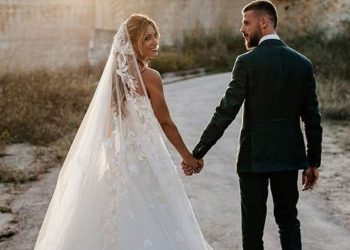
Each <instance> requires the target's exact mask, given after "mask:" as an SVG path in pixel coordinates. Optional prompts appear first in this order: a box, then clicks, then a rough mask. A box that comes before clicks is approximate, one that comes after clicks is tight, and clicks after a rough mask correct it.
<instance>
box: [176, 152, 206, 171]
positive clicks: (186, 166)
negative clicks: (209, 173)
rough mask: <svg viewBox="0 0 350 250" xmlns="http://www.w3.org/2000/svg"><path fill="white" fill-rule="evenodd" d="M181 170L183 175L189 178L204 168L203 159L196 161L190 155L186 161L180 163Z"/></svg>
mask: <svg viewBox="0 0 350 250" xmlns="http://www.w3.org/2000/svg"><path fill="white" fill-rule="evenodd" d="M181 166H182V170H183V171H184V174H185V175H187V176H191V175H192V174H198V173H199V172H200V171H201V170H202V169H203V166H204V161H203V159H201V160H198V159H196V158H194V157H193V155H190V156H189V157H187V158H186V159H183V160H182V162H181Z"/></svg>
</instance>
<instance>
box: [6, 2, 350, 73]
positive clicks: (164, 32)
mask: <svg viewBox="0 0 350 250" xmlns="http://www.w3.org/2000/svg"><path fill="white" fill-rule="evenodd" d="M248 2H250V0H235V1H233V0H31V1H28V0H0V75H1V74H4V73H11V72H25V71H31V70H36V69H41V68H43V67H48V68H62V67H77V66H82V65H86V64H90V65H93V64H96V63H99V62H103V61H104V60H105V59H106V57H107V55H108V51H109V48H110V45H111V42H112V38H113V35H114V33H115V31H116V29H117V28H118V26H119V25H120V23H121V22H122V21H123V20H125V19H126V18H127V17H128V16H129V15H130V14H132V13H144V14H147V15H149V16H150V17H152V18H153V19H154V20H155V21H156V22H157V23H158V25H159V28H160V32H161V44H162V45H171V44H176V43H179V42H181V41H182V38H183V33H184V31H186V30H191V29H196V28H201V29H204V30H206V31H207V32H210V31H211V30H213V29H215V28H217V27H220V26H227V27H230V29H232V32H235V33H237V35H239V27H240V26H241V13H240V12H241V9H242V7H243V6H244V5H245V4H247V3H248ZM273 2H274V3H275V4H276V6H277V8H278V11H279V14H280V25H279V31H280V32H281V33H282V34H283V35H296V34H303V33H308V32H312V31H314V30H316V29H321V30H323V31H325V33H326V34H327V35H328V37H332V36H333V35H334V34H337V33H339V32H349V31H348V30H344V29H345V27H349V26H346V25H343V24H344V23H346V22H349V20H350V14H349V13H350V0H312V1H310V0H274V1H273Z"/></svg>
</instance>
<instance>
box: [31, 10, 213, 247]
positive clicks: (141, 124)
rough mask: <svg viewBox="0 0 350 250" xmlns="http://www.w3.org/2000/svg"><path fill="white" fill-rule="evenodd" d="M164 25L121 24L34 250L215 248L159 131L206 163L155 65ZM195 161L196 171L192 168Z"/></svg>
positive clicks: (143, 20) (138, 19)
mask: <svg viewBox="0 0 350 250" xmlns="http://www.w3.org/2000/svg"><path fill="white" fill-rule="evenodd" d="M158 42H159V31H158V28H157V26H156V24H155V22H154V21H153V20H151V19H149V18H148V17H147V16H144V15H139V14H134V15H131V16H130V17H129V18H128V19H127V20H126V21H124V23H122V25H121V26H120V28H119V30H118V32H117V34H116V35H115V37H114V41H113V45H112V49H111V52H110V55H109V58H108V61H107V63H106V66H105V69H104V71H103V74H102V77H101V79H100V82H99V84H98V87H97V89H96V92H95V94H94V97H93V99H92V101H91V103H90V106H89V109H88V111H87V113H86V114H85V117H84V119H83V121H82V123H81V125H80V128H79V130H78V132H77V134H76V136H75V138H74V141H73V143H72V145H71V148H70V150H69V152H68V155H67V157H66V159H65V162H64V164H63V166H62V169H61V171H60V174H59V177H58V181H57V184H56V188H55V191H54V194H53V197H52V199H51V202H50V205H49V207H48V210H47V213H46V215H45V219H44V221H43V224H42V226H41V229H40V232H39V236H38V238H37V241H36V244H35V249H36V250H83V249H84V250H100V249H106V250H112V249H115V250H141V249H152V250H209V249H212V248H211V247H210V246H209V245H208V244H207V242H206V241H205V239H204V238H203V235H202V232H201V230H200V228H199V225H198V223H197V220H196V218H195V215H194V213H193V210H192V207H191V205H190V203H189V200H188V198H187V196H186V193H185V190H184V187H183V185H182V183H181V180H180V177H179V175H178V173H177V170H176V167H175V166H174V164H173V162H172V160H171V158H170V155H169V152H168V151H167V149H166V147H165V145H164V143H163V140H162V137H161V131H160V129H162V130H163V131H164V133H165V135H166V136H167V138H168V139H169V141H170V142H171V143H172V144H173V145H174V147H175V148H176V149H177V151H178V152H179V154H180V155H181V157H182V158H183V161H184V163H185V164H186V165H189V166H195V167H194V168H198V169H200V168H201V167H202V165H203V162H202V161H198V160H196V159H195V158H193V157H192V155H191V154H190V152H189V150H188V149H187V148H186V146H185V144H184V142H183V140H182V138H181V136H180V134H179V132H178V130H177V128H176V125H175V124H174V123H173V121H172V120H171V117H170V115H169V111H168V108H167V105H166V102H165V99H164V94H163V88H162V82H161V78H160V76H159V73H158V72H157V71H155V70H153V69H151V68H149V58H153V57H155V56H156V55H157V53H158ZM196 166H197V167H196Z"/></svg>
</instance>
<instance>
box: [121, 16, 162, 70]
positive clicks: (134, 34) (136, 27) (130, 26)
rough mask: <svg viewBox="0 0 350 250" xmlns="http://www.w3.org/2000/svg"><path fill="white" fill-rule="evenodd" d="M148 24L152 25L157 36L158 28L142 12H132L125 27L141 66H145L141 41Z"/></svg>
mask: <svg viewBox="0 0 350 250" xmlns="http://www.w3.org/2000/svg"><path fill="white" fill-rule="evenodd" d="M148 25H152V27H153V28H154V30H155V32H156V35H157V36H158V37H159V29H158V26H157V24H156V22H155V21H153V20H152V19H151V18H149V17H148V16H146V15H143V14H132V15H131V16H130V17H129V18H128V20H127V22H126V27H127V30H128V33H129V37H130V40H131V43H132V45H133V48H134V51H135V53H136V57H137V60H138V61H139V63H141V66H142V67H144V66H145V62H144V58H143V54H144V53H143V49H142V43H143V40H144V38H145V36H146V31H147V27H148Z"/></svg>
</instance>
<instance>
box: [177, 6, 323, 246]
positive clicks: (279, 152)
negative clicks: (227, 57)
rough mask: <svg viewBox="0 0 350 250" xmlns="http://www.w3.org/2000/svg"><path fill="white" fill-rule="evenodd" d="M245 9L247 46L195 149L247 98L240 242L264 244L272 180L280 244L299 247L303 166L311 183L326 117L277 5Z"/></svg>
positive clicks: (192, 169) (240, 165)
mask: <svg viewBox="0 0 350 250" xmlns="http://www.w3.org/2000/svg"><path fill="white" fill-rule="evenodd" d="M242 14H243V21H242V27H241V29H240V32H241V33H242V35H243V36H244V39H245V44H246V47H247V49H248V50H249V52H247V53H245V54H242V55H240V56H238V57H237V59H236V62H235V66H234V68H233V71H232V80H231V82H230V83H229V85H228V88H227V90H226V92H225V94H224V96H223V98H222V99H221V102H220V105H219V106H218V107H217V108H216V110H215V113H214V114H213V116H212V118H211V120H210V122H209V124H208V126H207V128H206V129H205V130H204V132H203V134H202V136H201V138H200V141H199V143H198V144H197V145H196V147H195V148H194V150H193V155H194V157H195V158H197V159H202V158H203V157H204V155H205V154H206V153H207V152H208V151H209V149H210V148H211V147H212V146H213V145H214V144H215V143H216V142H217V141H218V140H219V138H220V137H221V136H222V135H223V133H224V131H225V129H226V128H227V127H228V126H229V125H230V123H231V122H232V121H233V120H234V119H235V117H236V115H237V113H238V111H239V109H240V107H241V105H242V104H243V102H244V113H243V125H242V130H241V133H240V141H239V143H240V146H239V150H238V156H237V172H238V175H239V184H240V191H241V213H242V233H243V237H242V238H243V248H244V249H245V250H247V249H251V250H259V249H263V240H262V238H263V231H264V224H265V218H266V200H267V196H268V185H269V183H270V189H271V193H272V197H273V203H274V216H275V220H276V223H277V225H278V227H279V234H280V241H281V245H282V249H286V250H287V249H301V237H300V223H299V220H298V219H297V213H298V212H297V207H296V205H297V201H298V197H299V193H298V187H297V179H298V170H300V169H301V170H303V174H302V184H303V190H307V189H312V188H313V186H314V185H315V183H316V181H317V179H318V177H319V172H318V167H319V166H320V162H321V140H322V127H321V125H320V123H321V116H320V113H319V110H318V101H317V96H316V90H315V89H316V83H315V78H314V75H313V69H312V64H311V62H310V61H309V60H308V59H307V58H306V57H304V56H303V55H301V54H300V53H298V52H296V51H295V50H293V49H291V48H289V47H288V46H287V45H286V44H285V43H284V42H283V41H281V40H280V38H279V37H278V35H277V34H276V28H277V12H276V8H275V6H274V5H273V4H272V3H271V2H270V1H253V2H251V3H250V4H248V5H246V6H245V7H244V8H243V10H242ZM300 118H301V120H302V122H303V124H304V127H305V134H306V139H307V152H305V145H304V139H303V134H302V131H301V128H300ZM183 170H184V172H185V174H186V175H192V174H193V173H199V172H200V171H201V167H199V168H198V167H197V166H186V165H184V164H183Z"/></svg>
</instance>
